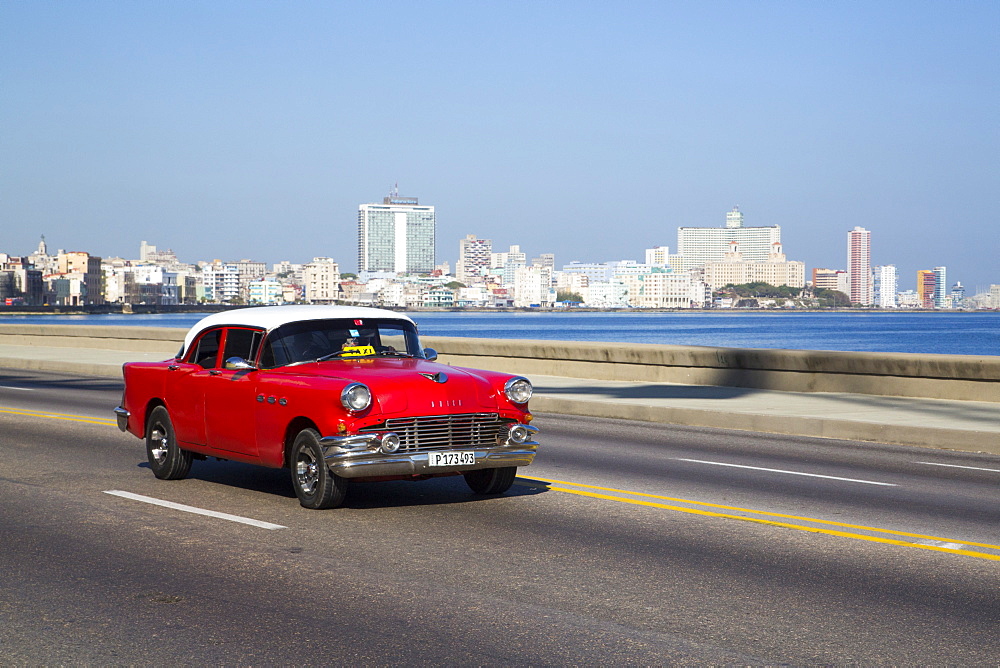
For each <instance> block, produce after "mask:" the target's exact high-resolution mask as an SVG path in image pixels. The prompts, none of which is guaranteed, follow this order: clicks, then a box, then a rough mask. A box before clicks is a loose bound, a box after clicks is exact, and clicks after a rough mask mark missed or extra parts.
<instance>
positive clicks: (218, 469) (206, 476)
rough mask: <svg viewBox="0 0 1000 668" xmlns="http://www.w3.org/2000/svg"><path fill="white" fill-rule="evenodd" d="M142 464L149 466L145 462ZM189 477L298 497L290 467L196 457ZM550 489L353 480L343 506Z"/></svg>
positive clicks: (456, 481)
mask: <svg viewBox="0 0 1000 668" xmlns="http://www.w3.org/2000/svg"><path fill="white" fill-rule="evenodd" d="M138 466H139V468H145V469H148V468H149V463H148V462H142V463H140V464H139V465H138ZM188 478H189V479H193V480H200V481H201V482H206V483H210V484H218V485H226V486H228V487H233V488H239V489H244V490H249V491H253V492H261V493H263V494H271V495H274V496H278V497H282V498H286V499H294V498H295V492H294V490H293V489H292V481H291V478H290V475H289V472H288V470H287V469H273V468H267V467H263V466H255V465H253V464H243V463H241V462H232V461H215V460H205V461H201V460H196V461H195V462H194V464H193V465H192V466H191V472H190V473H189V474H188ZM547 491H549V486H548V483H544V482H541V481H538V480H531V479H529V478H521V477H519V478H517V479H516V480H515V481H514V485H513V486H512V487H511V488H510V489H509V490H508V491H507V492H505V493H504V494H502V495H499V496H484V495H481V494H474V493H473V492H472V491H471V490H470V489H469V488H468V486H467V485H466V484H465V479H464V478H463V477H462V476H460V475H456V476H448V477H443V478H431V479H428V480H415V481H410V480H398V481H388V482H350V484H349V486H348V491H347V499H346V501H345V502H344V504H343V506H342V507H343V508H353V509H358V510H360V509H364V508H399V507H405V506H433V505H445V504H449V505H450V504H455V503H472V502H482V501H488V500H490V499H497V498H511V497H520V496H534V495H537V494H542V493H544V492H547Z"/></svg>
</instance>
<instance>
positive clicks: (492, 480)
mask: <svg viewBox="0 0 1000 668" xmlns="http://www.w3.org/2000/svg"><path fill="white" fill-rule="evenodd" d="M463 475H464V476H465V482H466V483H467V484H468V485H469V487H470V488H471V489H472V491H473V492H475V493H476V494H503V493H504V492H506V491H507V490H508V489H510V486H511V485H513V484H514V478H516V477H517V467H516V466H504V467H501V468H498V469H479V470H476V471H467V472H466V473H464V474H463Z"/></svg>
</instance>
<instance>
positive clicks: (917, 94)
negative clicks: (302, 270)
mask: <svg viewBox="0 0 1000 668" xmlns="http://www.w3.org/2000/svg"><path fill="white" fill-rule="evenodd" d="M998 43H1000V3H998V2H996V1H995V0H990V1H984V2H976V1H974V0H962V1H956V2H944V1H942V2H919V1H913V0H911V1H908V2H894V1H882V2H873V3H868V2H860V1H850V2H845V1H836V0H834V1H831V2H806V1H803V2H768V1H755V2H713V1H711V0H703V1H699V2H649V3H646V2H630V3H608V2H573V3H568V2H565V3H564V2H528V3H518V2H503V3H475V2H472V3H470V2H455V3H450V2H428V3H421V2H399V3H396V2H374V3H357V2H345V3H339V2H282V3H276V2H208V3H194V2H167V3H165V2H140V1H136V2H118V1H115V2H96V1H85V2H83V1H82V2H42V1H35V2H26V1H20V0H6V1H0V252H8V253H14V254H20V253H28V252H31V251H32V250H33V249H34V248H35V247H36V246H37V244H38V240H39V235H41V234H44V235H45V236H46V239H47V241H48V242H49V244H50V247H52V248H64V249H67V250H88V251H91V252H93V253H96V254H99V255H105V256H109V255H121V256H125V257H135V256H137V255H138V246H139V242H140V241H141V240H143V239H145V240H147V241H148V242H149V243H151V244H155V245H157V246H159V247H161V248H168V247H169V248H173V249H174V251H176V252H177V254H178V255H179V256H180V258H181V259H182V260H185V261H195V260H199V259H214V258H220V259H240V258H244V257H248V258H254V259H259V260H264V261H267V262H276V261H278V260H282V259H288V260H292V261H297V262H301V261H307V260H309V259H311V258H312V257H313V256H317V255H328V256H331V257H334V258H335V259H337V260H339V261H340V263H341V267H342V269H343V270H345V271H348V270H352V269H353V268H354V267H355V266H356V255H357V250H356V220H357V205H358V204H360V203H363V202H374V201H381V198H382V197H383V196H384V195H386V194H387V193H388V191H389V188H390V187H391V186H392V185H393V184H394V183H397V182H398V183H399V191H400V194H401V195H408V196H417V197H419V198H420V201H421V203H426V204H433V205H435V206H436V208H437V216H438V261H443V260H449V261H451V262H452V263H453V264H454V261H455V259H456V258H457V255H458V240H459V239H460V238H461V237H463V236H464V235H465V234H468V233H473V234H476V235H478V236H479V237H486V238H491V239H493V240H494V245H495V246H497V247H500V248H501V249H504V248H506V246H508V245H510V244H520V245H521V247H522V249H523V250H524V251H525V252H527V253H528V254H529V255H538V254H540V253H544V252H553V253H555V254H556V262H557V264H559V265H562V264H564V263H568V262H570V261H572V260H581V261H600V260H614V259H636V260H642V257H643V249H645V248H648V247H652V246H657V245H667V246H670V247H671V249H673V248H674V247H675V246H676V243H677V235H676V230H677V227H679V226H707V225H722V224H723V223H724V220H725V213H726V212H727V211H729V210H730V209H732V207H733V206H736V205H738V206H739V207H740V209H741V210H742V211H743V212H744V215H745V221H746V224H747V225H774V224H777V225H781V227H782V240H783V242H784V245H785V251H786V252H787V253H788V255H789V257H790V259H796V260H802V261H804V262H806V264H807V267H808V268H812V267H815V266H820V267H829V268H843V267H844V265H845V262H846V257H845V256H846V238H847V231H848V230H850V229H851V228H852V227H853V226H855V225H861V226H863V227H866V228H868V229H870V230H872V255H873V261H874V263H876V264H895V265H896V266H897V267H898V268H899V272H900V279H901V281H900V282H901V287H902V288H912V287H914V284H915V274H916V271H917V270H918V269H925V268H931V267H934V266H938V265H945V266H947V267H948V270H949V281H950V282H954V281H955V280H960V281H962V282H963V283H965V284H966V285H967V286H968V287H969V288H970V289H974V288H975V287H976V286H983V287H985V286H988V285H989V284H990V283H1000V260H998V259H997V258H998V252H997V251H998V249H1000V242H998V241H997V233H996V224H995V223H994V221H993V218H994V217H995V214H994V212H995V210H996V208H997V204H998V201H997V200H998V194H1000V169H998V158H997V156H998V155H1000V48H998V45H1000V44H998Z"/></svg>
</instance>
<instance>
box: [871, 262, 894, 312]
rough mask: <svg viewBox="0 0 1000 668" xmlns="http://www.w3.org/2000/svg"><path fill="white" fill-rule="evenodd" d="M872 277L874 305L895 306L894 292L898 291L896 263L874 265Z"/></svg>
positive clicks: (880, 306) (882, 306) (881, 306)
mask: <svg viewBox="0 0 1000 668" xmlns="http://www.w3.org/2000/svg"><path fill="white" fill-rule="evenodd" d="M872 276H873V278H874V285H873V288H874V291H875V295H874V297H875V306H877V307H879V308H896V306H897V303H896V294H897V293H898V292H899V285H898V284H899V278H898V276H897V273H896V265H894V264H886V265H882V266H879V267H875V269H874V270H873V271H872Z"/></svg>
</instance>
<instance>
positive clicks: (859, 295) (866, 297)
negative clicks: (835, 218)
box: [847, 227, 874, 306]
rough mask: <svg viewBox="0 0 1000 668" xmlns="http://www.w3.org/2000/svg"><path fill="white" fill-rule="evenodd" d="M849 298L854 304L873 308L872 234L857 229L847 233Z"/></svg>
mask: <svg viewBox="0 0 1000 668" xmlns="http://www.w3.org/2000/svg"><path fill="white" fill-rule="evenodd" d="M847 288H848V291H849V292H848V293H847V296H848V297H850V298H851V303H852V304H859V305H861V306H871V305H872V303H873V302H874V298H873V290H872V233H871V231H869V230H866V229H865V228H863V227H855V228H854V229H853V230H851V231H850V232H848V233H847Z"/></svg>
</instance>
